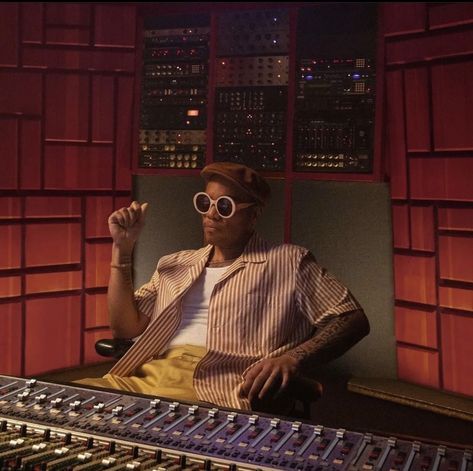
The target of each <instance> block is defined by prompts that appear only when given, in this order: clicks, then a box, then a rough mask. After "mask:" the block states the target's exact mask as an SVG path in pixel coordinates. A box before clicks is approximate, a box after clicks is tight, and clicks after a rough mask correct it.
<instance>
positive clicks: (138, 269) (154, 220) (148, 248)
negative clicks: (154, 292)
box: [133, 175, 203, 286]
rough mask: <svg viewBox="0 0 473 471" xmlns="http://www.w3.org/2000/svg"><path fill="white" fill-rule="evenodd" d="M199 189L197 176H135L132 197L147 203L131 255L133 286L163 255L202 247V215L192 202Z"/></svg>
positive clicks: (142, 280)
mask: <svg viewBox="0 0 473 471" xmlns="http://www.w3.org/2000/svg"><path fill="white" fill-rule="evenodd" d="M202 190H203V181H202V179H201V178H200V177H194V176H191V177H179V176H162V175H145V176H143V175H138V176H135V177H134V179H133V195H134V196H133V197H134V198H135V199H136V200H137V201H139V202H140V203H143V202H145V201H147V202H148V203H149V208H148V212H147V217H146V225H145V227H144V229H143V232H142V234H141V236H140V240H139V242H138V244H137V246H136V249H135V254H134V271H135V286H141V285H142V284H143V283H146V282H147V281H148V280H149V279H150V278H151V275H152V274H153V272H154V270H155V268H156V264H157V262H158V260H159V259H160V258H161V257H162V256H163V255H167V254H170V253H173V252H177V251H179V250H185V249H197V248H199V247H201V246H202V244H203V238H202V230H201V218H200V215H199V214H198V213H197V212H196V211H195V209H194V205H193V203H192V198H193V197H194V194H195V193H197V192H198V191H202Z"/></svg>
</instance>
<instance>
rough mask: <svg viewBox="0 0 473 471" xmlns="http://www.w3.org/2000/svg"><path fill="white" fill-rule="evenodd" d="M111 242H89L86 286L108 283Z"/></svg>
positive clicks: (91, 286) (103, 285)
mask: <svg viewBox="0 0 473 471" xmlns="http://www.w3.org/2000/svg"><path fill="white" fill-rule="evenodd" d="M111 254H112V244H111V243H103V242H100V243H97V242H87V243H86V246H85V263H86V272H85V286H86V288H98V287H105V286H107V285H108V278H109V276H110V258H111Z"/></svg>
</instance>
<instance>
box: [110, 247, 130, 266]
mask: <svg viewBox="0 0 473 471" xmlns="http://www.w3.org/2000/svg"><path fill="white" fill-rule="evenodd" d="M132 255H133V248H131V249H130V248H125V247H122V246H119V245H117V244H115V243H113V245H112V266H113V265H129V266H131V264H132Z"/></svg>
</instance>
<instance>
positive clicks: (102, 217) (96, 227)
mask: <svg viewBox="0 0 473 471" xmlns="http://www.w3.org/2000/svg"><path fill="white" fill-rule="evenodd" d="M86 201H87V210H86V215H87V216H86V223H85V236H86V237H110V231H109V230H108V217H109V216H110V214H112V212H113V211H114V210H113V198H112V197H109V196H89V197H88V198H87V199H86Z"/></svg>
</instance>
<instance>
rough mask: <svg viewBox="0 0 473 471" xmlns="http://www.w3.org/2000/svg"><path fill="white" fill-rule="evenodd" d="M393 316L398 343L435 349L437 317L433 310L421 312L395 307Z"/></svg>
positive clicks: (419, 310)
mask: <svg viewBox="0 0 473 471" xmlns="http://www.w3.org/2000/svg"><path fill="white" fill-rule="evenodd" d="M394 315H395V317H394V320H395V324H394V325H395V333H396V339H397V340H398V341H400V342H405V343H411V344H414V345H419V346H421V347H430V348H437V316H436V313H435V310H434V309H429V310H421V309H414V308H408V307H400V306H396V307H395V311H394Z"/></svg>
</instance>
